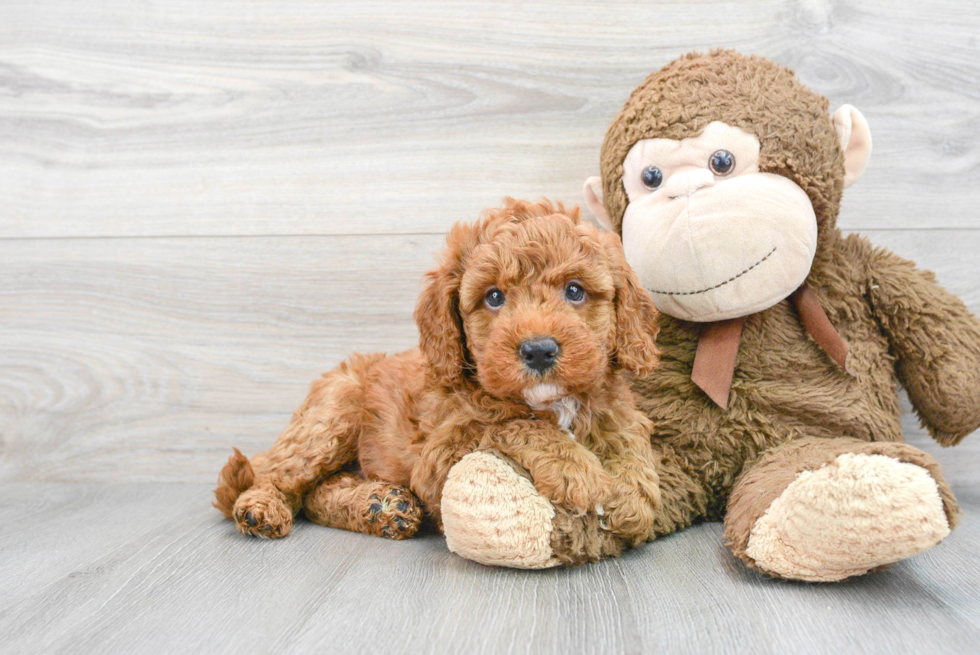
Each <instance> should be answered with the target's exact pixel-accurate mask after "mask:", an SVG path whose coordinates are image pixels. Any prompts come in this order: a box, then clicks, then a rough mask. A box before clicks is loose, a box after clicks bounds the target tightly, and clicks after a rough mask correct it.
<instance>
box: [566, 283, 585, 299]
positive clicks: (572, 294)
mask: <svg viewBox="0 0 980 655" xmlns="http://www.w3.org/2000/svg"><path fill="white" fill-rule="evenodd" d="M565 300H567V301H568V302H570V303H572V304H573V305H580V304H582V303H583V302H585V287H583V286H582V284H581V283H580V282H578V281H576V280H572V281H571V282H569V283H568V284H567V285H565Z"/></svg>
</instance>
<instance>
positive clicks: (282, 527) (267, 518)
mask: <svg viewBox="0 0 980 655" xmlns="http://www.w3.org/2000/svg"><path fill="white" fill-rule="evenodd" d="M233 512H234V515H235V525H236V526H237V527H238V531H239V532H241V533H242V534H245V535H250V536H253V537H262V538H263V539H280V538H282V537H285V536H286V535H288V534H289V532H290V530H292V529H293V513H292V512H291V511H290V509H289V508H288V507H287V506H286V503H285V502H284V501H283V499H282V495H281V494H280V493H279V492H278V491H275V490H273V489H264V488H252V489H249V490H248V491H246V492H245V493H243V494H242V495H241V496H239V497H238V500H237V501H235V507H234V510H233Z"/></svg>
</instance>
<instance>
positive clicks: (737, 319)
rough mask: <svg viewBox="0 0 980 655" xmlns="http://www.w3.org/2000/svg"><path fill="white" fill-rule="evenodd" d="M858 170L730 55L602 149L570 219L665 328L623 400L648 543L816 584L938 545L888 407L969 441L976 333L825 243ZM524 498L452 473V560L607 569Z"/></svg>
mask: <svg viewBox="0 0 980 655" xmlns="http://www.w3.org/2000/svg"><path fill="white" fill-rule="evenodd" d="M870 153H871V135H870V132H869V129H868V124H867V122H866V121H865V119H864V117H863V116H862V115H861V114H860V112H858V111H857V110H856V109H854V108H853V107H850V106H847V105H845V106H844V107H841V108H840V109H839V110H838V111H837V112H835V113H834V114H833V116H831V115H830V112H829V108H828V101H827V99H826V98H823V97H822V96H820V95H818V94H816V93H814V92H813V91H811V90H810V89H808V88H806V87H805V86H803V85H802V84H801V83H800V82H799V81H798V80H797V79H796V78H795V76H794V74H793V73H792V72H791V71H789V70H787V69H786V68H783V67H781V66H779V65H777V64H775V63H773V62H771V61H768V60H766V59H763V58H760V57H746V56H742V55H739V54H737V53H735V52H732V51H714V52H711V53H710V54H707V55H700V54H689V55H687V56H684V57H682V58H680V59H678V60H676V61H674V62H672V63H670V64H668V65H667V66H665V67H664V68H663V69H661V70H660V71H657V72H655V73H653V74H652V75H651V76H650V77H648V78H647V79H646V81H644V82H643V84H641V85H640V86H639V87H638V88H637V89H636V90H635V91H634V92H633V93H632V94H631V95H630V97H629V99H628V100H627V102H626V105H625V106H624V107H623V109H622V111H621V112H620V113H619V115H618V116H617V117H616V118H615V120H614V121H613V123H612V125H611V127H610V128H609V131H608V133H607V135H606V139H605V142H604V144H603V146H602V155H601V173H602V177H601V179H600V178H591V179H590V180H589V181H588V182H587V183H586V185H585V196H586V202H587V203H588V204H589V206H590V207H591V208H592V209H593V211H594V212H595V214H596V216H597V218H598V219H599V221H600V222H601V223H603V224H604V225H605V227H607V229H610V230H613V231H616V232H619V233H620V234H621V235H622V237H623V242H624V246H625V252H626V257H627V260H628V261H629V263H630V265H631V266H632V267H633V268H634V270H635V271H636V272H637V274H638V275H639V278H640V279H641V280H642V282H643V284H644V286H645V287H646V288H647V289H648V291H650V293H651V295H652V297H653V299H654V302H655V303H656V305H657V307H658V309H659V310H660V311H661V328H660V338H659V346H660V348H661V350H662V351H663V354H662V356H661V365H660V367H659V368H658V369H656V370H655V371H654V372H653V373H652V374H650V375H647V376H645V377H640V378H637V379H634V380H633V381H632V386H633V389H634V392H635V394H636V396H637V399H638V401H639V404H640V406H641V409H642V410H643V411H644V412H645V413H646V414H647V415H648V416H649V417H650V419H652V421H653V423H654V430H653V434H652V435H651V441H652V444H653V446H654V450H655V451H656V453H657V455H658V457H659V460H660V470H659V473H660V480H661V496H662V504H661V507H660V509H659V513H658V515H657V520H656V523H655V526H654V528H653V530H652V531H651V533H650V535H649V537H650V539H654V538H656V537H658V536H661V535H665V534H668V533H671V532H673V531H675V530H680V529H683V528H685V527H687V526H689V525H691V524H692V523H693V522H695V521H699V520H723V521H724V523H725V537H726V540H727V542H728V545H729V547H730V548H731V551H732V553H734V555H735V556H736V557H738V558H740V559H741V560H742V561H743V562H745V564H747V565H748V566H749V567H751V568H753V569H756V570H758V571H761V572H763V573H766V574H768V575H771V576H775V577H782V578H789V579H796V580H808V581H834V580H842V579H845V578H848V577H850V576H854V575H861V574H864V573H867V572H869V571H873V570H876V569H879V568H882V567H884V566H887V565H889V564H891V563H894V562H897V561H899V560H901V559H904V558H907V557H910V556H912V555H914V554H916V553H918V552H921V551H922V550H925V549H926V548H929V547H931V546H933V545H935V544H936V543H938V542H939V541H940V540H942V539H943V538H944V537H946V536H947V535H948V534H949V532H950V530H952V529H953V528H954V527H955V526H956V523H957V515H958V512H959V510H958V508H957V505H956V501H955V499H954V497H953V494H952V492H951V491H950V488H949V486H948V485H947V483H946V481H945V480H944V478H943V474H942V471H941V469H940V467H939V464H938V463H937V462H936V461H935V460H934V459H933V458H932V457H931V456H929V455H928V454H926V453H925V452H923V451H921V450H919V449H918V448H914V447H912V446H909V445H906V444H905V443H903V437H902V431H901V426H900V423H899V400H898V396H897V393H896V390H897V386H898V384H901V385H902V386H903V387H904V388H905V389H906V391H907V392H908V396H909V398H910V400H911V402H912V405H913V407H914V408H915V412H916V414H917V415H918V417H919V419H920V420H921V422H922V424H923V425H924V426H925V427H926V428H927V429H928V431H929V433H930V434H931V435H932V436H933V438H935V439H936V441H938V442H939V443H940V444H941V445H943V446H952V445H955V444H957V443H958V442H959V441H960V440H961V439H963V437H965V436H966V435H967V434H969V433H970V432H972V431H973V430H975V429H976V428H977V427H978V426H980V322H978V321H977V319H976V318H975V317H974V316H972V315H971V314H970V313H969V312H968V311H967V309H966V307H965V306H964V304H963V303H962V301H960V300H959V299H958V298H956V297H955V296H953V295H952V294H950V293H948V292H947V291H945V290H944V289H942V288H941V287H939V286H938V285H937V284H936V283H935V280H934V276H933V275H932V274H931V273H929V272H927V271H922V270H919V269H917V268H916V267H915V266H914V264H912V263H911V262H909V261H907V260H905V259H902V258H900V257H898V256H897V255H894V254H892V253H891V252H889V251H887V250H885V249H882V248H876V247H875V246H873V245H872V244H871V243H870V242H868V241H867V240H866V239H865V238H863V237H861V236H858V235H855V234H851V235H848V236H843V235H842V234H841V232H840V230H839V229H838V228H837V227H836V220H837V214H838V209H839V206H840V200H841V194H842V191H843V189H844V188H845V187H847V186H849V185H851V184H853V183H854V182H855V181H856V180H857V179H858V178H859V177H860V176H861V174H862V173H863V171H864V169H865V166H866V165H867V162H868V158H869V156H870ZM471 457H472V456H471ZM528 486H529V485H527V481H526V475H525V474H524V472H522V471H519V470H516V469H515V468H514V467H513V466H511V465H510V464H508V463H507V462H504V461H502V460H494V459H493V458H487V457H483V458H482V459H478V458H475V457H474V458H473V459H466V458H464V459H463V460H462V461H461V462H459V463H458V464H457V465H456V467H455V468H454V469H453V470H452V471H451V474H450V478H449V483H448V484H447V485H446V488H445V490H444V492H443V502H442V510H443V516H444V521H445V529H446V537H447V540H448V543H449V546H450V548H451V549H453V550H454V551H455V552H458V553H459V554H461V555H463V556H464V557H468V558H470V559H474V560H477V561H480V562H484V563H488V564H502V563H503V564H505V563H507V562H508V561H515V560H516V559H517V558H515V557H514V555H515V553H517V552H523V551H526V550H527V548H528V547H529V546H528V545H529V544H534V547H535V548H537V549H538V550H537V551H536V555H535V557H533V558H531V559H525V560H523V561H524V562H525V565H533V566H542V567H544V566H553V565H556V564H579V563H583V562H588V561H594V560H597V559H600V558H603V557H609V556H614V555H617V554H618V553H619V546H617V544H616V543H615V542H614V541H613V540H611V539H610V538H609V537H608V535H607V534H606V532H605V531H604V530H603V528H602V525H601V521H599V520H598V519H597V517H595V516H592V515H589V514H586V515H585V516H571V515H569V514H568V513H567V512H565V511H563V510H562V509H560V508H554V507H551V506H550V504H549V510H548V512H546V513H542V512H541V511H540V510H538V511H537V513H535V514H533V515H532V514H531V513H528V512H527V511H526V507H530V506H531V505H532V504H531V503H530V502H529V501H528V500H527V499H526V498H522V500H521V502H516V501H515V500H514V499H515V498H517V497H518V494H516V490H521V491H523V492H526V490H527V488H528ZM525 495H526V494H525ZM538 506H540V504H539V505H538ZM527 562H530V564H527Z"/></svg>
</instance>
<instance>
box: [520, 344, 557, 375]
mask: <svg viewBox="0 0 980 655" xmlns="http://www.w3.org/2000/svg"><path fill="white" fill-rule="evenodd" d="M560 350H561V349H560V348H559V347H558V342H557V341H555V340H554V339H552V338H551V337H535V338H533V339H528V340H527V341H525V342H524V343H522V344H521V347H520V348H519V352H520V354H521V359H523V360H524V365H525V366H527V367H528V368H529V369H531V370H532V371H537V372H538V373H544V372H545V371H547V370H548V369H550V368H551V367H552V366H554V365H555V360H556V359H558V352H559V351H560Z"/></svg>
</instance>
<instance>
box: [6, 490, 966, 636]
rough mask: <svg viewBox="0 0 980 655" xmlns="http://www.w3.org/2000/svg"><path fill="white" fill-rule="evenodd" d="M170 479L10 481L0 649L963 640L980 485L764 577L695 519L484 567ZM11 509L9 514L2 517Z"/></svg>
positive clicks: (432, 548) (429, 546)
mask: <svg viewBox="0 0 980 655" xmlns="http://www.w3.org/2000/svg"><path fill="white" fill-rule="evenodd" d="M209 490H210V488H209V487H208V486H205V485H176V484H125V485H118V484H111V485H104V484H95V485H93V484H59V483H3V484H2V485H0V517H2V519H3V525H4V526H5V528H4V529H3V531H2V532H0V548H2V550H3V552H4V553H5V554H7V556H5V557H3V558H0V575H2V579H3V580H4V593H3V594H2V595H0V650H2V651H3V652H4V653H109V652H112V653H133V654H141V653H162V652H171V653H209V654H214V655H218V654H223V653H238V654H248V653H269V652H277V653H312V652H329V653H338V654H346V653H373V652H385V653H392V654H399V653H405V654H409V653H411V654H413V655H414V654H417V653H423V654H424V653H473V654H474V655H482V654H485V653H543V652H556V653H557V652H561V653H569V652H574V653H583V654H589V653H620V652H622V653H640V652H650V653H734V652H745V653H822V652H827V653H830V652H849V653H850V652H862V653H882V654H886V653H887V654H888V655H892V654H894V653H904V652H922V651H923V650H926V652H929V653H935V654H937V655H939V654H945V653H968V652H974V651H975V647H976V644H977V643H978V641H980V592H978V589H980V570H978V569H977V567H976V566H975V565H974V564H975V561H976V559H975V554H974V552H973V551H974V547H975V544H976V541H977V539H978V538H980V523H978V520H977V516H978V515H980V496H978V495H977V493H976V492H977V491H980V489H976V488H974V491H973V494H972V495H971V496H970V498H968V499H967V501H968V502H969V503H970V504H969V505H968V510H969V511H968V514H967V517H966V520H965V521H964V522H963V524H962V525H961V527H960V528H959V529H957V530H956V532H954V533H953V534H952V535H951V536H950V537H949V538H947V539H946V540H945V541H944V542H943V543H942V544H940V545H939V546H937V547H936V548H934V549H933V550H930V551H927V552H925V553H923V554H921V555H918V556H916V557H914V558H912V559H911V560H907V561H905V562H902V563H900V564H898V565H896V566H894V567H893V568H892V569H890V570H888V571H885V572H881V573H878V574H875V575H871V576H867V577H865V578H860V579H857V580H853V581H850V582H845V583H840V584H830V585H816V584H802V583H800V584H797V583H787V582H778V581H772V580H767V579H765V578H763V577H761V576H759V575H757V574H755V573H753V572H751V571H749V570H747V569H745V568H744V567H743V566H742V565H741V564H740V563H739V562H737V561H736V560H735V559H734V558H733V557H732V556H731V555H730V554H729V553H728V551H727V550H725V548H724V546H723V545H722V534H721V533H722V530H721V526H720V524H717V523H709V524H703V525H699V526H695V527H693V528H690V529H688V530H685V531H683V532H680V533H677V534H675V535H671V536H669V537H667V538H664V539H662V540H659V541H656V542H653V543H651V544H648V545H646V546H643V547H641V548H639V549H636V550H634V551H631V552H629V553H627V554H626V555H625V556H624V557H623V558H622V559H618V560H611V561H606V562H602V563H599V564H597V565H592V566H584V567H580V568H576V569H560V570H550V571H532V572H528V571H514V570H507V569H499V568H486V567H483V566H480V565H478V564H475V563H473V562H468V561H466V560H463V559H461V558H459V557H457V556H455V555H453V554H452V553H450V552H449V551H448V550H447V549H446V546H445V540H444V539H442V538H441V537H440V536H438V535H429V536H425V537H422V538H418V539H412V540H408V541H404V542H391V541H386V540H383V539H378V538H374V537H368V536H365V535H360V534H353V533H347V532H343V531H339V530H331V529H328V528H323V527H320V526H317V525H314V524H312V523H307V522H305V521H304V522H301V523H299V524H298V525H297V527H296V529H295V530H294V531H293V534H292V535H291V536H290V537H289V538H287V539H285V540H283V541H278V542H266V541H259V540H255V539H248V538H245V537H242V536H241V535H239V534H238V533H237V532H236V531H235V530H234V527H233V526H232V525H231V523H230V522H229V521H226V520H223V519H222V518H221V517H220V515H219V514H218V513H217V511H216V510H213V509H210V508H208V506H207V500H208V494H209ZM11 525H17V526H18V527H19V529H18V530H16V531H11V530H9V529H7V528H6V526H11Z"/></svg>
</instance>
